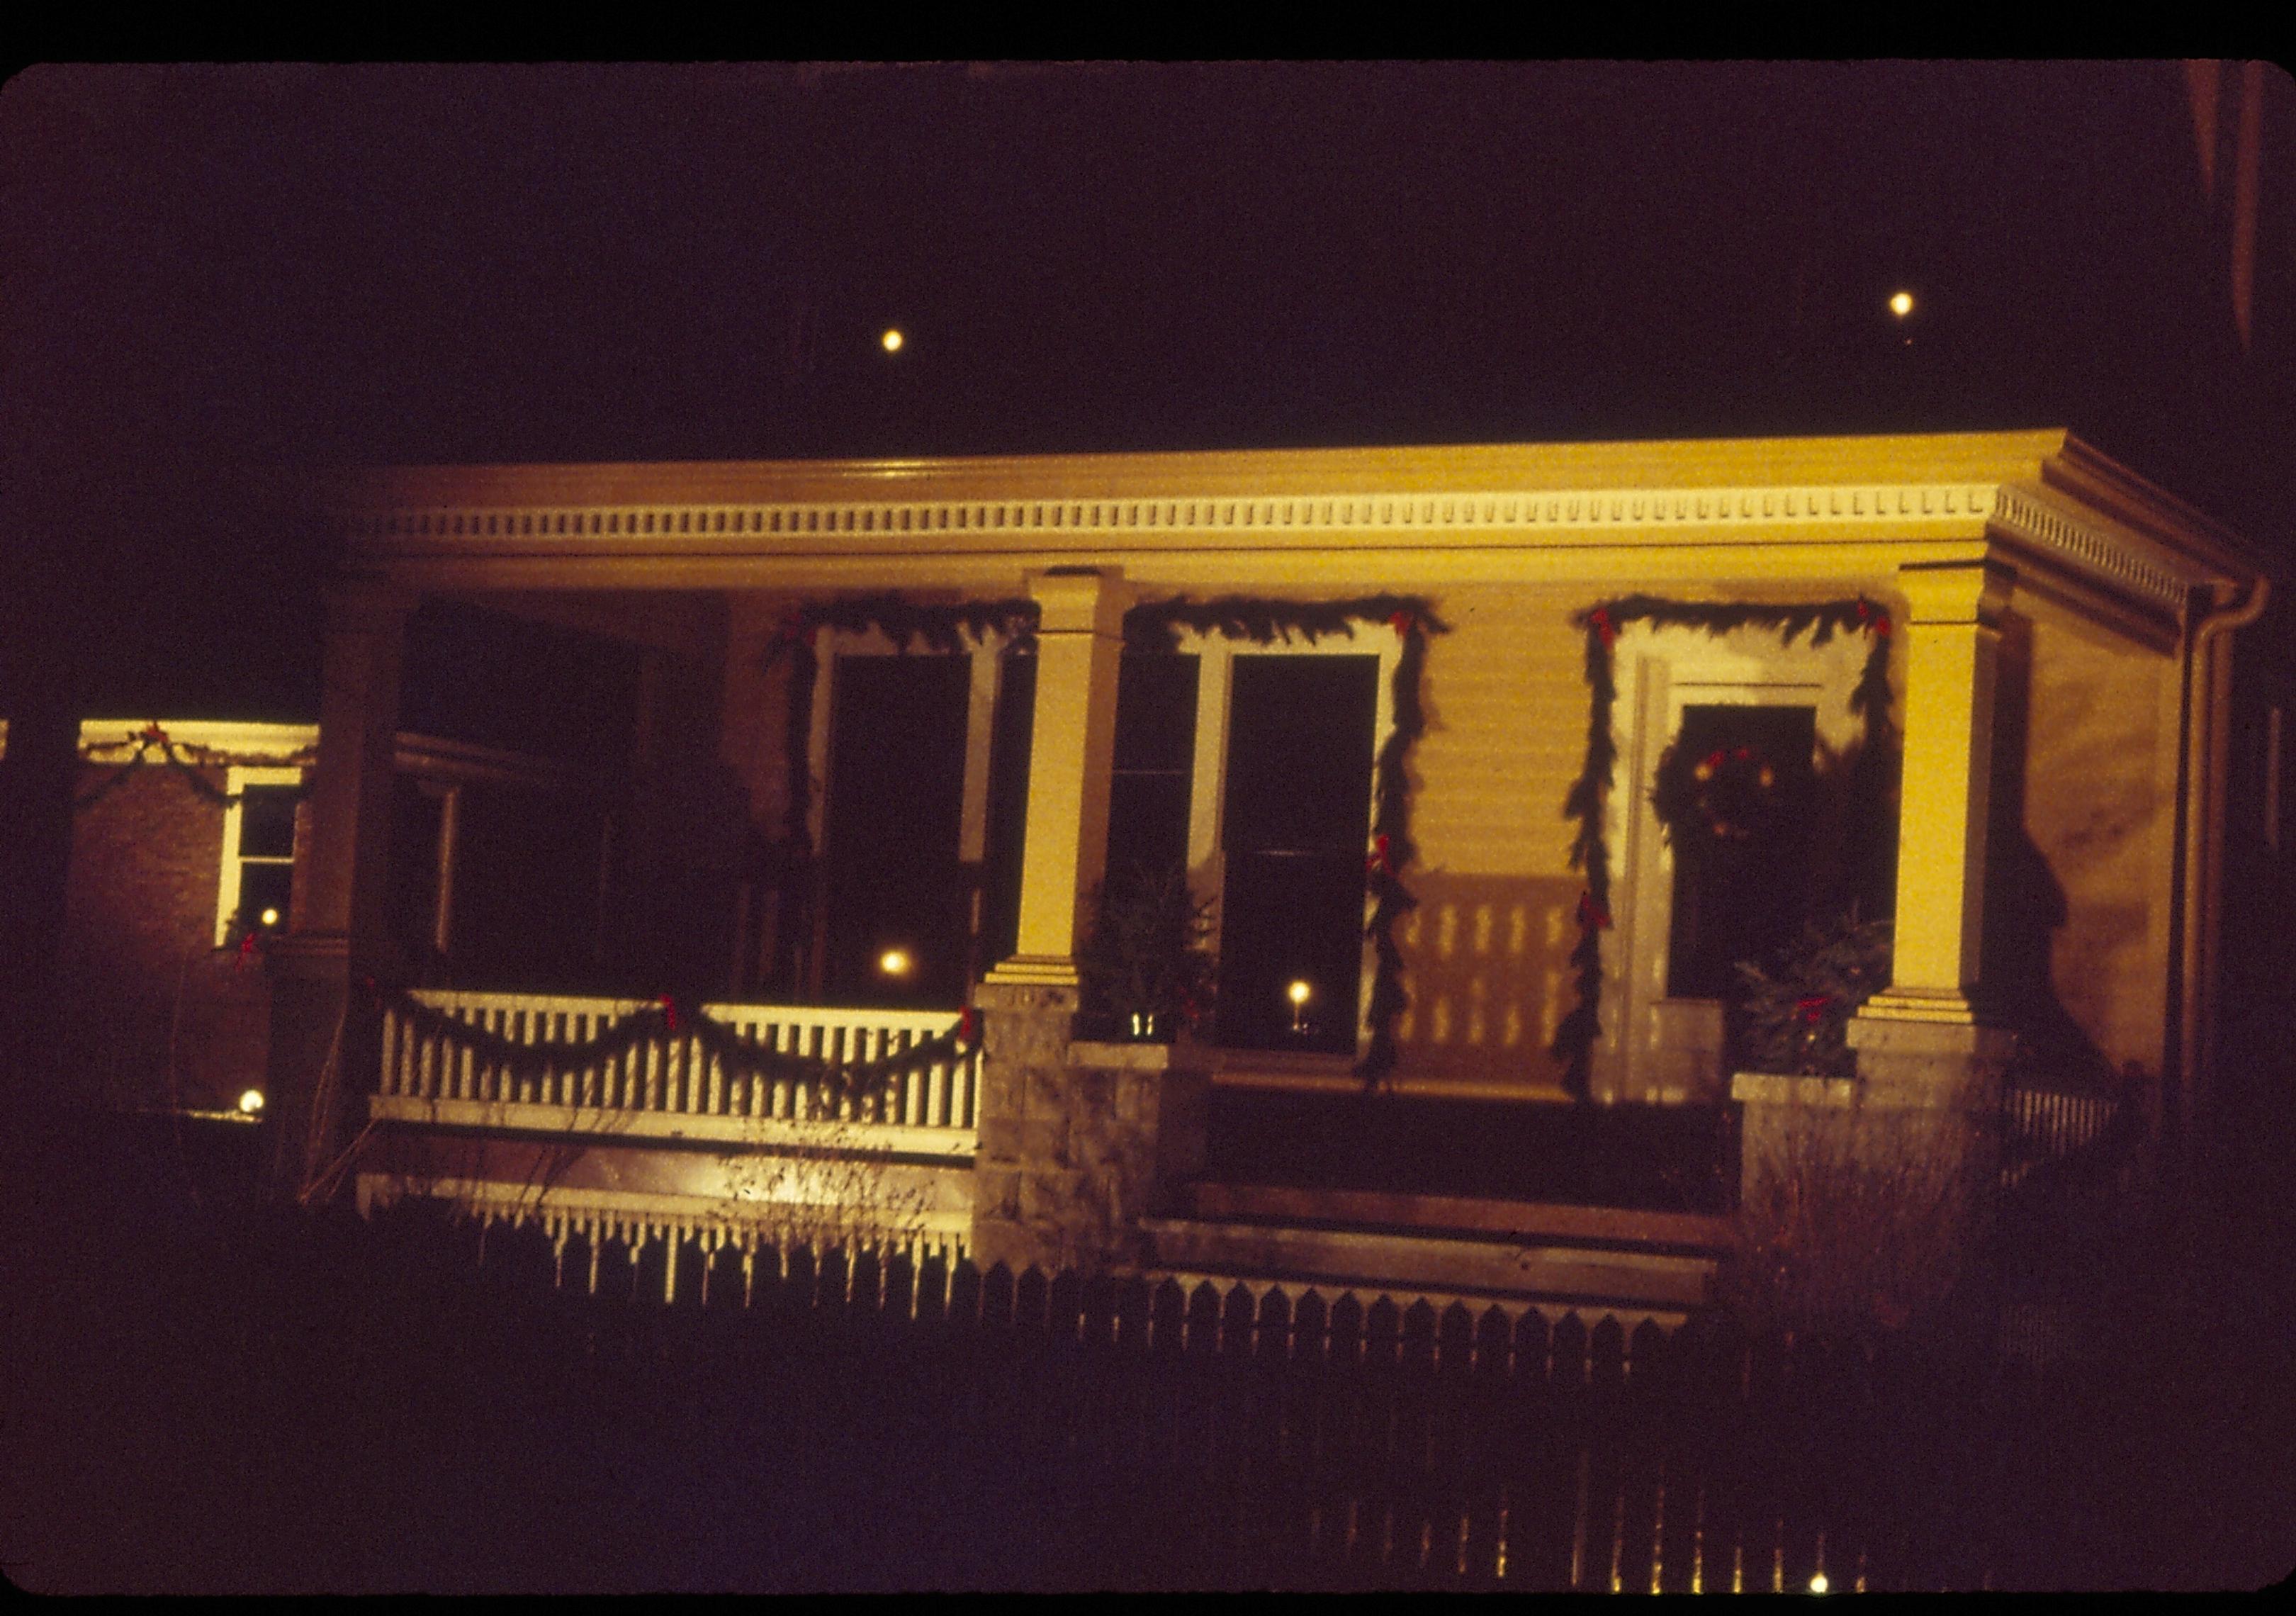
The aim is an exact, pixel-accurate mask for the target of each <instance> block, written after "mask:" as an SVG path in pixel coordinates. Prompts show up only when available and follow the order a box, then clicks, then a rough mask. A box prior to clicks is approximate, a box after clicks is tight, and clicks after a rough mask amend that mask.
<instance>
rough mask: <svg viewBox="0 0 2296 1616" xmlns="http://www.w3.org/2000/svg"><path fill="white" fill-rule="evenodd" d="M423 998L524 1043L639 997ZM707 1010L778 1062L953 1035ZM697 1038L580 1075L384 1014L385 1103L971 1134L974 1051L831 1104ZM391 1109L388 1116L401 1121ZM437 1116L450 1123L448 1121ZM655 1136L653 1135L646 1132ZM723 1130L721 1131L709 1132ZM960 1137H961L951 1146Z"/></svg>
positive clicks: (944, 1016) (617, 1012)
mask: <svg viewBox="0 0 2296 1616" xmlns="http://www.w3.org/2000/svg"><path fill="white" fill-rule="evenodd" d="M413 997H414V998H415V999H416V1000H417V1001H418V1002H419V1003H421V1004H422V1005H426V1006H428V1007H429V1008H430V1009H432V1010H435V1011H440V1012H443V1013H446V1014H447V1015H449V1016H451V1017H453V1018H454V1019H455V1020H456V1021H463V1022H466V1023H468V1024H470V1025H471V1026H472V1027H475V1028H478V1029H483V1030H484V1031H486V1032H488V1033H491V1034H492V1035H494V1036H495V1037H496V1038H501V1039H504V1040H505V1041H507V1042H511V1043H517V1044H528V1045H533V1044H545V1043H561V1044H578V1043H583V1042H586V1041H587V1040H590V1039H593V1038H598V1037H599V1036H600V1035H601V1034H603V1033H604V1032H606V1031H607V1030H608V1029H611V1027H612V1026H613V1025H614V1024H615V1023H616V1022H617V1021H620V1020H622V1019H623V1018H624V1017H626V1016H628V1015H631V1014H634V1013H637V1012H639V1011H642V1010H644V1009H646V1008H648V1007H649V1006H648V1005H647V1003H646V1002H645V1001H644V1000H638V999H603V998H573V997H557V996H548V995H541V994H529V993H468V992H450V991H442V990H435V989H434V990H426V991H423V992H420V993H417V994H415V995H414V996H413ZM701 1013H702V1014H704V1015H706V1016H708V1017H709V1018H710V1020H712V1021H715V1022H717V1024H718V1025H719V1026H720V1027H723V1028H726V1029H731V1030H732V1031H733V1032H734V1035H735V1036H736V1037H737V1038H742V1039H744V1040H747V1041H749V1042H750V1043H753V1044H756V1045H757V1046H759V1047H761V1048H766V1049H771V1050H775V1051H777V1052H779V1053H781V1054H790V1055H797V1056H801V1057H804V1058H806V1059H808V1060H815V1061H823V1062H832V1063H835V1064H849V1063H855V1062H873V1061H881V1060H884V1059H887V1058H889V1057H892V1056H897V1055H898V1054H900V1053H901V1052H902V1051H903V1050H906V1049H913V1048H914V1047H916V1046H918V1045H921V1044H923V1043H925V1042H927V1041H928V1040H930V1039H931V1038H936V1037H938V1036H939V1035H940V1034H942V1033H945V1032H947V1030H948V1029H949V1027H950V1025H951V1024H952V1022H953V1021H955V1016H954V1014H953V1013H950V1012H947V1011H930V1010H922V1011H921V1010H823V1009H810V1008H802V1007H798V1006H792V1005H702V1006H701ZM724 1067H725V1063H724V1062H721V1061H719V1060H718V1059H717V1058H716V1057H715V1056H713V1055H712V1054H710V1053H709V1050H708V1049H706V1048H705V1047H704V1046H703V1045H702V1044H701V1040H700V1039H699V1038H696V1037H695V1036H694V1035H693V1033H692V1032H686V1033H683V1034H673V1035H671V1036H670V1037H668V1038H663V1039H645V1040H641V1041H639V1042H637V1043H635V1044H634V1045H632V1046H629V1047H628V1048H627V1049H625V1050H623V1051H621V1052H620V1053H619V1054H613V1055H611V1056H605V1057H603V1058H598V1059H594V1060H592V1061H589V1062H584V1063H582V1064H580V1065H578V1066H577V1065H571V1064H569V1065H567V1066H565V1067H563V1068H562V1067H561V1066H559V1065H558V1064H556V1063H554V1062H553V1063H550V1064H545V1065H544V1066H543V1067H542V1068H541V1069H540V1070H538V1071H537V1070H512V1068H511V1066H510V1065H509V1064H508V1063H507V1062H501V1061H497V1060H494V1059H491V1058H489V1057H488V1056H487V1055H486V1054H483V1053H481V1052H480V1051H479V1050H475V1049H472V1048H470V1047H467V1046H462V1045H459V1044H457V1043H456V1042H455V1040H453V1039H451V1038H447V1037H443V1036H439V1035H437V1034H436V1033H433V1034H432V1035H430V1036H425V1035H424V1034H423V1033H422V1030H421V1029H419V1028H418V1027H416V1026H415V1025H414V1024H412V1022H411V1021H410V1020H409V1019H408V1018H407V1017H406V1016H404V1015H403V1014H401V1013H399V1012H398V1011H397V1010H394V1009H390V1008H386V1009H385V1011H384V1014H383V1026H382V1071H381V1082H380V1084H379V1087H378V1094H379V1095H380V1096H381V1098H382V1099H383V1100H384V1101H386V1102H389V1101H417V1102H423V1101H427V1102H434V1103H444V1104H448V1105H450V1106H451V1107H452V1109H454V1110H455V1111H458V1112H459V1111H460V1110H461V1109H462V1108H463V1106H466V1105H484V1106H521V1107H523V1106H539V1107H551V1108H555V1109H559V1110H563V1111H574V1112H620V1113H626V1114H629V1113H634V1114H638V1115H646V1116H652V1117H657V1118H660V1119H662V1120H665V1121H668V1120H673V1119H681V1118H682V1119H692V1120H696V1121H701V1120H704V1119H725V1120H728V1121H732V1122H739V1121H742V1120H749V1121H753V1122H767V1123H770V1122H783V1123H791V1124H798V1125H804V1124H822V1125H832V1124H840V1123H851V1124H860V1125H865V1126H869V1125H873V1126H876V1127H881V1128H901V1129H904V1130H907V1129H928V1130H934V1131H937V1132H940V1133H943V1134H957V1133H961V1134H964V1135H966V1136H970V1134H971V1133H972V1128H973V1126H974V1109H975V1105H976V1103H977V1097H978V1091H979V1087H980V1050H979V1049H978V1047H975V1048H973V1049H971V1050H968V1051H966V1052H964V1054H959V1055H956V1056H955V1057H953V1058H951V1059H948V1060H945V1061H939V1062H934V1063H932V1064H931V1065H928V1066H925V1067H923V1068H922V1069H919V1070H913V1071H908V1072H905V1073H902V1074H900V1075H898V1076H897V1077H895V1078H893V1079H890V1081H889V1082H888V1083H887V1084H886V1086H885V1087H884V1089H883V1090H882V1091H881V1093H879V1094H876V1095H865V1096H858V1097H847V1098H843V1099H835V1098H829V1097H826V1096H824V1095H822V1094H820V1093H819V1092H817V1091H816V1089H815V1088H814V1087H812V1086H810V1085H808V1084H807V1083H805V1082H803V1081H802V1080H799V1079H791V1078H778V1079H776V1078H772V1077H767V1076H758V1077H754V1078H753V1077H750V1076H746V1075H743V1074H741V1073H737V1072H728V1071H726V1070H725V1069H724ZM400 1109H401V1107H399V1106H397V1105H385V1106H383V1107H379V1108H378V1110H379V1111H389V1112H397V1111H398V1110H400ZM441 1120H444V1118H443V1117H442V1119H441ZM647 1131H652V1130H651V1129H649V1130H647ZM711 1131H714V1130H711ZM953 1142H954V1141H952V1143H953Z"/></svg>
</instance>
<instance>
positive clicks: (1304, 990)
mask: <svg viewBox="0 0 2296 1616" xmlns="http://www.w3.org/2000/svg"><path fill="white" fill-rule="evenodd" d="M1313 991H1314V989H1313V988H1309V987H1308V984H1307V983H1305V982H1294V983H1292V985H1291V986H1290V987H1289V988H1285V989H1284V990H1283V996H1284V997H1286V998H1288V999H1290V1000H1291V1001H1292V1003H1293V1004H1295V1005H1304V1004H1306V1003H1307V1002H1308V994H1310V993H1312V992H1313Z"/></svg>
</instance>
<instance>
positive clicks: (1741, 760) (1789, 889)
mask: <svg viewBox="0 0 2296 1616" xmlns="http://www.w3.org/2000/svg"><path fill="white" fill-rule="evenodd" d="M1816 726H1817V710H1816V709H1815V708H1810V707H1744V706H1700V707H1685V708H1684V709H1683V711H1682V730H1681V733H1680V734H1679V735H1678V736H1677V738H1676V740H1675V748H1676V751H1677V755H1679V756H1680V757H1682V758H1684V759H1718V760H1720V762H1719V763H1718V777H1719V778H1720V779H1722V780H1723V781H1724V782H1726V783H1728V782H1731V781H1735V782H1736V783H1738V784H1739V785H1742V786H1743V784H1744V783H1745V780H1746V778H1747V776H1746V775H1745V772H1744V771H1745V769H1746V768H1747V767H1748V766H1749V765H1750V764H1751V766H1754V767H1763V768H1767V769H1768V770H1769V771H1770V772H1771V779H1770V783H1769V784H1768V786H1767V787H1766V788H1760V789H1759V790H1756V791H1740V792H1737V793H1736V794H1735V795H1726V794H1725V791H1724V789H1720V788H1718V789H1717V790H1716V792H1714V794H1713V795H1712V797H1710V799H1709V800H1708V801H1709V802H1710V806H1711V808H1712V811H1711V812H1698V811H1693V813H1691V814H1690V815H1688V816H1686V817H1685V820H1684V821H1683V822H1681V823H1679V824H1676V825H1675V826H1674V827H1673V844H1674V914H1673V917H1672V921H1671V923H1670V925H1669V931H1668V934H1667V992H1668V993H1669V995H1671V996H1673V997H1676V998H1710V999H1718V998H1727V997H1732V996H1733V995H1734V992H1735V990H1736V982H1737V979H1736V972H1735V969H1734V968H1735V967H1736V965H1737V964H1738V963H1739V962H1740V961H1742V960H1756V959H1759V958H1761V957H1762V956H1765V955H1767V954H1769V953H1771V952H1773V951H1774V950H1775V949H1777V948H1779V947H1784V945H1785V944H1787V943H1790V942H1792V941H1793V940H1794V939H1795V938H1796V937H1797V936H1798V935H1800V931H1801V928H1802V923H1803V921H1804V920H1805V919H1806V918H1808V913H1809V894H1810V880H1811V865H1812V863H1813V858H1814V855H1815V853H1816V841H1817V837H1816V824H1815V815H1816V792H1815V790H1814V789H1813V788H1814V785H1815V780H1816V776H1815V773H1814V770H1813V768H1812V757H1813V755H1814V753H1815V752H1816V741H1817V727H1816ZM1741 808H1752V809H1753V810H1754V811H1751V812H1743V811H1740V810H1741Z"/></svg>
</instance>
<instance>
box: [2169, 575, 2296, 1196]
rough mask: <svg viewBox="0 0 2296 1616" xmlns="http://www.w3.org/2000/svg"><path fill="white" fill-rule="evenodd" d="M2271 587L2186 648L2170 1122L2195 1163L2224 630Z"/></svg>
mask: <svg viewBox="0 0 2296 1616" xmlns="http://www.w3.org/2000/svg"><path fill="white" fill-rule="evenodd" d="M2270 596H2271V586H2270V584H2269V582H2268V581H2267V579H2266V578H2264V577H2262V576H2261V575H2259V577H2258V578H2257V579H2256V581H2255V583H2254V584H2253V585H2252V586H2251V587H2250V589H2249V592H2248V595H2247V598H2246V599H2245V600H2243V601H2242V602H2241V603H2239V604H2238V605H2233V606H2222V607H2218V608H2217V609H2216V610H2214V611H2210V612H2208V613H2207V614H2206V615H2204V616H2203V617H2202V619H2201V620H2200V622H2199V623H2198V624H2197V625H2196V626H2195V627H2194V629H2193V631H2192V634H2191V636H2190V637H2189V639H2188V640H2187V642H2186V647H2185V702H2184V709H2185V723H2184V734H2183V736H2182V737H2181V739H2182V741H2183V745H2184V759H2183V767H2182V769H2181V771H2180V772H2181V774H2182V775H2183V781H2184V791H2183V793H2182V800H2180V801H2179V802H2178V804H2177V808H2178V811H2179V815H2180V816H2181V817H2182V819H2183V820H2184V837H2183V845H2182V846H2181V847H2180V848H2179V849H2178V851H2179V853H2180V854H2181V857H2180V859H2179V862H2180V863H2181V865H2183V871H2182V880H2181V882H2180V883H2179V890H2178V891H2177V898H2178V900H2179V906H2180V907H2181V909H2182V910H2183V926H2182V928H2181V932H2180V935H2179V936H2178V938H2177V945H2178V946H2177V955H2178V961H2177V964H2178V972H2177V982H2176V986H2177V998H2178V1006H2179V1013H2178V1017H2177V1043H2176V1058H2177V1095H2176V1105H2175V1108H2174V1111H2173V1112H2172V1113H2171V1114H2170V1115H2169V1116H2165V1117H2164V1118H2163V1119H2162V1120H2163V1121H2164V1122H2167V1123H2169V1124H2170V1125H2171V1126H2173V1127H2174V1128H2176V1131H2177V1155H2178V1156H2179V1157H2180V1158H2182V1159H2183V1163H2184V1164H2185V1165H2189V1164H2190V1151H2191V1147H2192V1143H2193V1137H2194V1129H2195V1128H2196V1127H2197V1126H2198V1124H2199V1122H2200V1120H2201V1118H2202V1115H2203V1114H2204V1108H2203V1107H2202V1104H2201V1103H2200V1099H2201V1095H2200V1094H2199V1090H2200V1088H2201V1087H2202V1084H2203V1083H2204V1082H2206V1081H2209V1080H2210V1079H2212V1078H2213V1075H2214V1074H2213V1071H2212V1070H2211V1068H2212V1064H2213V1062H2214V1059H2215V1050H2216V974H2217V972H2216V965H2217V959H2216V955H2217V948H2218V926H2219V922H2220V919H2221V911H2222V908H2223V904H2224V840H2225V836H2224V815H2225V797H2226V781H2225V776H2226V771H2227V764H2228V759H2229V755H2230V751H2231V738H2230V733H2229V732H2230V729H2231V722H2230V720H2231V711H2232V679H2231V677H2230V671H2231V670H2230V668H2229V665H2228V660H2227V659H2228V657H2229V652H2230V644H2229V642H2226V644H2221V645H2220V644H2218V638H2219V636H2223V635H2225V634H2227V633H2229V632H2230V631H2232V630H2234V629H2239V628H2247V627H2248V626H2249V625H2250V624H2251V623H2253V622H2255V621H2256V620H2257V619H2258V618H2259V617H2261V616H2262V615H2263V613H2264V608H2265V605H2266V603H2267V601H2268V600H2269V599H2270Z"/></svg>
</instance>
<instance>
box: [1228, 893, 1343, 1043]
mask: <svg viewBox="0 0 2296 1616" xmlns="http://www.w3.org/2000/svg"><path fill="white" fill-rule="evenodd" d="M1220 914H1221V924H1220V956H1219V999H1218V1004H1219V1012H1218V1013H1219V1034H1220V1042H1221V1043H1223V1044H1226V1045H1227V1046H1231V1047H1234V1048H1240V1049H1300V1050H1315V1051H1321V1052H1323V1053H1325V1054H1353V1053H1354V1051H1355V1046H1356V1004H1357V990H1358V988H1359V987H1360V984H1361V981H1362V974H1363V927H1364V870H1363V859H1362V857H1360V856H1358V855H1357V854H1354V853H1347V854H1334V853H1308V854H1286V853H1231V854H1230V855H1228V860H1227V890H1226V895H1225V898H1224V899H1223V901H1222V903H1221V906H1220ZM1294 982H1305V983H1306V984H1307V985H1308V997H1307V999H1306V1001H1305V1003H1303V1004H1301V1005H1298V1006H1297V1007H1296V1008H1297V1013H1296V1015H1295V1013H1294V1012H1295V1006H1294V1005H1293V1004H1292V995H1291V988H1292V984H1293V983H1294Z"/></svg>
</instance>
